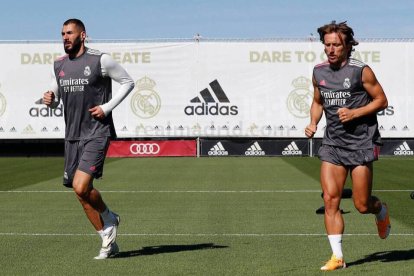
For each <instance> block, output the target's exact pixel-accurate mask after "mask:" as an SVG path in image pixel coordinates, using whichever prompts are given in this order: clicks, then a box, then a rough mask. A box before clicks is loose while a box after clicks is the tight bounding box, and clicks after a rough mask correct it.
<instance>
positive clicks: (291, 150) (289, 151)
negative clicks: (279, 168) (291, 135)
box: [282, 141, 302, 155]
mask: <svg viewBox="0 0 414 276" xmlns="http://www.w3.org/2000/svg"><path fill="white" fill-rule="evenodd" d="M282 155H302V151H301V150H300V149H299V148H298V146H297V145H296V143H295V141H292V142H291V143H290V144H289V145H288V146H287V147H286V148H285V149H284V150H283V151H282Z"/></svg>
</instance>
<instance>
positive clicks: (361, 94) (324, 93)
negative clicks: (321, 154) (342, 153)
mask: <svg viewBox="0 0 414 276" xmlns="http://www.w3.org/2000/svg"><path fill="white" fill-rule="evenodd" d="M365 66H367V65H366V64H364V63H362V62H360V61H358V60H356V59H353V58H350V59H348V62H347V63H346V64H345V65H344V66H343V67H341V68H340V69H338V70H334V69H332V68H331V67H330V65H329V63H328V62H325V63H322V64H319V65H316V66H315V67H314V69H313V77H314V78H315V81H316V84H317V86H318V88H319V92H320V93H321V97H322V101H323V110H324V113H325V118H326V129H325V134H324V137H323V140H322V144H325V145H331V146H337V147H342V148H346V149H350V150H358V149H369V148H373V147H374V145H375V144H380V143H381V137H380V134H379V131H378V122H377V114H376V113H374V114H371V115H368V116H364V117H360V118H358V119H355V120H352V121H350V122H347V123H341V122H340V120H339V116H338V114H336V112H337V110H338V108H341V107H346V108H349V109H354V108H358V107H361V106H365V105H367V104H368V103H370V102H371V101H372V99H371V97H370V96H369V94H368V93H367V92H366V90H365V89H364V87H363V85H362V70H363V69H364V67H365Z"/></svg>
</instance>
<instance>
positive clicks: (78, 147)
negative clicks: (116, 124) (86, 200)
mask: <svg viewBox="0 0 414 276" xmlns="http://www.w3.org/2000/svg"><path fill="white" fill-rule="evenodd" d="M108 146H109V137H97V138H93V139H88V140H80V141H65V172H64V175H63V185H64V186H66V187H68V188H71V187H72V181H73V177H74V176H75V172H76V170H81V171H83V172H85V173H87V174H89V175H92V176H93V177H94V178H100V177H102V173H103V165H104V162H105V156H106V152H107V151H108Z"/></svg>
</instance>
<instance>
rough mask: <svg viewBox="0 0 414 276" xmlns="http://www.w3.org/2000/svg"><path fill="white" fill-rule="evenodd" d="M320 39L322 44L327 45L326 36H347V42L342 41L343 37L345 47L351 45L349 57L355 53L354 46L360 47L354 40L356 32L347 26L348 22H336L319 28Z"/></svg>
mask: <svg viewBox="0 0 414 276" xmlns="http://www.w3.org/2000/svg"><path fill="white" fill-rule="evenodd" d="M318 33H319V39H320V41H321V42H322V43H325V35H326V34H330V33H341V34H343V35H344V36H345V41H342V37H341V36H340V39H341V41H342V43H343V44H344V45H351V46H352V47H351V49H352V50H351V51H350V52H349V56H350V55H351V52H352V51H353V46H356V45H358V44H359V43H358V41H356V40H355V39H354V30H352V28H351V27H349V26H348V25H347V24H346V21H344V22H341V23H336V21H335V20H334V21H332V22H331V23H329V24H326V25H323V26H322V27H319V28H318Z"/></svg>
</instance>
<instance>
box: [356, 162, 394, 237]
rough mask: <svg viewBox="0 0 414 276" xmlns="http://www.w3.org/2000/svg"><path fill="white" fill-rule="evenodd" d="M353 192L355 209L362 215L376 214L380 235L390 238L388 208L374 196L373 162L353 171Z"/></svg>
mask: <svg viewBox="0 0 414 276" xmlns="http://www.w3.org/2000/svg"><path fill="white" fill-rule="evenodd" d="M351 176H352V190H353V200H354V205H355V208H356V209H357V210H358V211H359V212H360V213H361V214H375V216H376V222H377V227H378V235H379V236H380V237H381V238H382V239H385V238H387V237H388V235H389V232H390V229H391V224H390V222H389V215H388V206H387V205H386V204H385V203H382V202H381V201H380V200H379V199H378V198H377V197H375V196H372V195H371V192H372V178H373V166H372V162H371V163H368V164H366V165H360V166H355V167H353V168H352V170H351Z"/></svg>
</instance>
